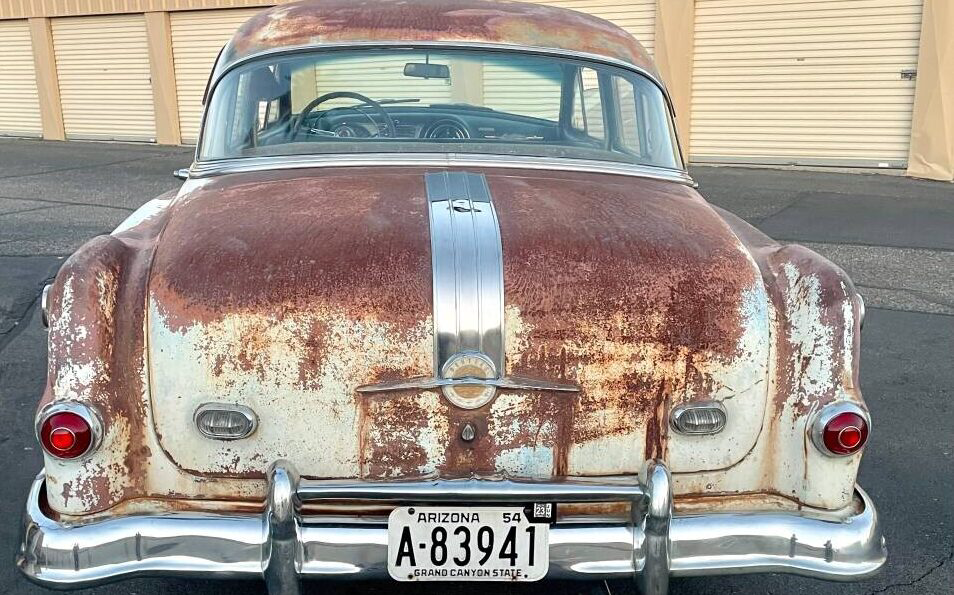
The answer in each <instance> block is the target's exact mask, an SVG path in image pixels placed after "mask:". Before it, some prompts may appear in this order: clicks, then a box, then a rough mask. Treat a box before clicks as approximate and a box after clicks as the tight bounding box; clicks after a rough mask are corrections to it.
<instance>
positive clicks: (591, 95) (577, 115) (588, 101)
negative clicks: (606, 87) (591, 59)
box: [571, 68, 605, 140]
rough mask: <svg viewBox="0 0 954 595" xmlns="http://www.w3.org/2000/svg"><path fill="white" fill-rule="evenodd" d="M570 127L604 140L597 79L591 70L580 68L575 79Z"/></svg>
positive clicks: (601, 103)
mask: <svg viewBox="0 0 954 595" xmlns="http://www.w3.org/2000/svg"><path fill="white" fill-rule="evenodd" d="M571 125H572V126H573V127H574V128H576V129H577V130H579V131H581V132H584V133H586V134H587V135H589V136H591V137H593V138H596V139H599V140H603V139H604V138H605V132H604V126H603V101H602V99H601V98H600V83H599V77H598V76H597V74H596V71H595V70H593V69H592V68H581V69H580V70H579V74H578V75H577V77H576V83H575V85H574V92H573V120H572V121H571Z"/></svg>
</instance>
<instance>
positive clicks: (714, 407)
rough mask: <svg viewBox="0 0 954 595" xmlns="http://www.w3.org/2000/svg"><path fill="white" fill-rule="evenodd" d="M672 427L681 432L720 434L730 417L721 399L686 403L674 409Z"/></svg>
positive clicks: (670, 417)
mask: <svg viewBox="0 0 954 595" xmlns="http://www.w3.org/2000/svg"><path fill="white" fill-rule="evenodd" d="M669 419H670V420H671V422H670V423H671V424H672V428H673V429H674V430H675V431H677V432H679V433H680V434H718V433H719V432H721V431H722V430H723V429H725V424H726V422H727V421H728V419H729V416H728V414H727V413H726V411H725V407H723V406H722V403H720V402H719V401H700V402H696V403H685V404H683V405H679V406H678V407H676V408H675V409H673V410H672V414H671V415H670V416H669Z"/></svg>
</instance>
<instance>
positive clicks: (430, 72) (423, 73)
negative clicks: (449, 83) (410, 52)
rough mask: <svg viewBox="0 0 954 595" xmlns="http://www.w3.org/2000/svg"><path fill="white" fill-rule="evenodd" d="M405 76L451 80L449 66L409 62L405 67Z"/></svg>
mask: <svg viewBox="0 0 954 595" xmlns="http://www.w3.org/2000/svg"><path fill="white" fill-rule="evenodd" d="M404 76H413V77H416V78H419V79H449V78H450V67H449V66H448V65H447V64H429V63H423V62H408V63H407V64H405V65H404Z"/></svg>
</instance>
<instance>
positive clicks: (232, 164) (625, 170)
mask: <svg viewBox="0 0 954 595" xmlns="http://www.w3.org/2000/svg"><path fill="white" fill-rule="evenodd" d="M374 166H380V167H451V168H453V167H493V168H509V169H532V170H556V171H578V172H587V173H600V174H612V175H620V176H633V177H637V178H649V179H653V180H663V181H666V182H676V183H677V184H684V185H686V186H692V187H696V186H697V184H696V182H695V181H694V180H693V179H692V178H691V177H690V176H689V174H688V173H686V172H684V171H682V170H677V169H665V168H661V167H652V166H648V165H634V164H627V163H613V162H612V161H594V160H590V159H566V158H556V157H533V156H521V155H495V154H491V153H487V154H485V153H362V154H353V153H352V154H347V155H341V154H328V155H277V156H273V157H239V158H235V159H223V160H219V161H205V162H198V163H194V164H193V165H192V168H191V169H190V170H189V179H193V178H195V179H198V178H206V177H211V176H220V175H226V174H238V173H247V172H256V171H271V170H284V169H305V168H312V167H374Z"/></svg>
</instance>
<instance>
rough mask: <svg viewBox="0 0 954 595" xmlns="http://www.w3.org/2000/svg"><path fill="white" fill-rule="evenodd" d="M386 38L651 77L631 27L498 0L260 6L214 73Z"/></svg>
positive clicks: (314, 1) (346, 0) (335, 0)
mask: <svg viewBox="0 0 954 595" xmlns="http://www.w3.org/2000/svg"><path fill="white" fill-rule="evenodd" d="M393 42H410V43H421V44H430V43H437V44H440V43H447V44H455V45H461V44H464V45H466V44H495V45H506V46H514V47H524V48H544V49H551V50H558V51H561V52H576V53H582V54H589V55H594V56H598V57H602V58H606V59H608V60H610V61H620V62H624V63H627V64H629V65H632V66H635V67H637V68H638V69H641V70H644V71H646V72H648V73H649V74H651V75H653V76H654V77H655V78H657V79H658V73H657V72H656V68H655V66H654V64H653V61H652V58H651V57H650V56H649V53H648V52H647V51H646V49H645V48H644V47H643V46H642V45H641V44H640V43H639V41H637V40H636V39H635V38H634V37H633V36H632V35H630V34H629V33H627V32H626V31H625V30H623V29H622V28H620V27H619V26H617V25H614V24H613V23H610V22H609V21H605V20H603V19H600V18H597V17H594V16H591V15H588V14H584V13H581V12H577V11H573V10H568V9H565V8H558V7H554V6H545V5H541V4H530V3H526V2H510V1H505V0H303V1H299V2H293V3H289V4H281V5H278V6H275V7H273V8H270V9H267V10H264V11H262V12H260V13H258V14H257V15H255V16H253V17H252V18H251V19H249V20H248V21H247V22H246V23H245V24H244V25H242V26H241V27H240V28H239V29H238V31H236V33H235V35H234V36H233V37H232V39H231V41H229V43H228V45H227V46H226V47H225V48H224V50H223V52H222V57H221V58H220V59H219V61H218V63H217V65H216V71H217V72H216V76H214V78H218V75H221V73H222V72H223V71H224V70H226V69H227V68H228V67H230V66H231V65H233V64H235V63H236V62H239V61H242V60H243V59H245V58H248V57H250V56H253V55H256V54H259V53H262V52H268V51H280V50H282V49H292V48H300V47H303V46H315V47H321V46H322V45H327V44H335V45H342V44H345V45H347V44H355V45H360V44H375V43H380V44H385V43H393Z"/></svg>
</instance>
